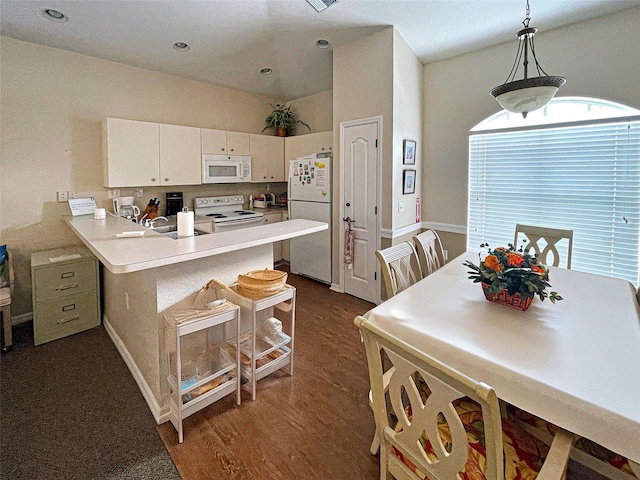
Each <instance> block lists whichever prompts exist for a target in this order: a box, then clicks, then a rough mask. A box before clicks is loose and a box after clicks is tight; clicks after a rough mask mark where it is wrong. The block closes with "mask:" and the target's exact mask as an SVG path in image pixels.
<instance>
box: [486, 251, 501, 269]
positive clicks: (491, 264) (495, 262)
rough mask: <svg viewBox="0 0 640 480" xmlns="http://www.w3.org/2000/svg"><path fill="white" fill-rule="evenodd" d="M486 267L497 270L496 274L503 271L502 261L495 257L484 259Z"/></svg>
mask: <svg viewBox="0 0 640 480" xmlns="http://www.w3.org/2000/svg"><path fill="white" fill-rule="evenodd" d="M484 265H485V266H486V267H487V268H490V269H491V270H495V271H496V272H501V271H502V268H503V267H502V264H501V263H500V260H499V259H498V257H496V256H495V255H493V254H492V255H487V258H485V259H484Z"/></svg>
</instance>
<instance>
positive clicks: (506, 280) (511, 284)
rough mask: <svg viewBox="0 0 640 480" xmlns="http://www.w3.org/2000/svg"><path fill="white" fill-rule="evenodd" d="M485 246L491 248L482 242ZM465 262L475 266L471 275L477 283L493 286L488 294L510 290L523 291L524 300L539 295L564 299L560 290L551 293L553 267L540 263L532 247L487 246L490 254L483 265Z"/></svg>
mask: <svg viewBox="0 0 640 480" xmlns="http://www.w3.org/2000/svg"><path fill="white" fill-rule="evenodd" d="M480 246H481V247H483V248H484V247H489V245H486V244H482V245H480ZM464 265H465V266H467V267H469V268H470V269H471V271H470V272H468V273H469V274H470V276H469V278H470V279H471V280H473V281H474V283H481V282H482V283H485V284H487V285H489V289H488V290H487V293H497V292H499V291H500V290H503V289H506V290H507V292H508V293H509V295H514V294H515V293H519V294H520V297H521V298H523V299H526V298H530V297H533V296H534V295H538V297H540V300H544V299H545V298H548V299H549V300H551V302H552V303H555V302H556V301H557V300H562V297H561V296H560V295H558V293H557V292H547V288H548V287H551V285H549V268H548V267H547V266H546V265H543V264H542V263H539V262H538V259H537V258H536V255H530V254H529V250H528V249H527V250H524V251H523V250H522V248H520V249H519V250H516V248H515V247H514V246H513V245H512V244H509V247H508V248H505V247H498V248H495V249H493V250H492V249H490V248H488V249H487V255H486V257H485V258H484V260H482V261H480V265H479V266H478V265H475V264H473V263H472V262H470V261H468V260H467V261H466V262H464Z"/></svg>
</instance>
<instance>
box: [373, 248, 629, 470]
mask: <svg viewBox="0 0 640 480" xmlns="http://www.w3.org/2000/svg"><path fill="white" fill-rule="evenodd" d="M479 256H480V254H479V253H478V252H471V251H467V252H465V253H463V254H462V255H460V256H459V257H457V258H454V259H452V260H450V261H449V262H448V263H447V264H446V265H444V266H443V267H442V268H440V269H439V270H437V271H435V272H434V273H432V274H431V275H429V276H427V277H425V278H424V279H422V280H420V281H419V282H417V283H415V284H414V285H412V286H411V287H409V288H408V289H406V290H404V291H402V292H400V293H398V294H397V295H395V296H393V297H392V298H390V299H388V300H386V301H385V302H383V303H381V304H380V305H378V306H376V307H374V308H373V309H372V310H370V311H369V312H367V313H366V314H365V315H364V318H365V319H366V320H365V321H366V322H369V323H371V324H373V325H375V326H377V327H379V328H381V329H383V330H384V331H386V332H387V333H389V334H391V335H394V336H395V337H397V338H399V339H400V340H402V341H404V342H406V343H407V344H409V345H411V346H413V347H415V348H417V349H418V350H420V351H422V352H424V353H426V354H428V355H430V356H432V357H434V358H437V359H438V360H440V361H442V362H444V363H446V364H448V365H449V366H451V367H452V368H454V369H456V370H458V371H460V372H462V373H464V374H466V375H468V376H470V377H472V378H473V379H475V380H477V381H481V382H484V383H486V384H488V385H490V386H491V387H492V388H493V389H494V390H495V392H496V394H497V396H498V397H499V398H500V399H501V400H503V401H505V402H507V403H509V404H511V405H514V406H516V407H519V408H521V409H523V410H525V411H527V412H529V413H531V414H533V415H536V416H538V417H540V418H542V419H544V420H546V421H549V422H551V423H553V424H555V425H557V426H559V427H561V428H563V429H565V430H568V431H570V432H572V433H574V434H577V435H580V436H582V437H585V438H588V439H590V440H592V441H594V442H596V443H598V444H600V445H602V446H604V447H606V448H608V449H610V450H612V451H614V452H616V453H618V454H620V455H623V456H625V457H627V458H628V459H629V460H632V461H635V462H636V463H640V306H639V305H638V300H637V299H636V289H635V287H634V286H633V285H632V284H631V283H629V282H628V281H626V280H622V279H618V278H612V277H608V276H604V275H594V274H589V273H584V272H580V271H577V270H569V269H563V268H555V267H550V268H549V283H550V284H551V285H552V287H551V288H548V290H550V291H556V292H558V294H560V295H561V296H562V297H563V299H562V300H560V301H557V302H555V303H552V302H551V301H550V300H549V299H545V300H544V301H541V300H540V299H539V298H538V297H534V300H533V302H532V303H531V306H530V307H529V309H528V310H526V311H520V310H516V309H514V308H511V307H508V306H505V305H500V304H497V303H493V302H489V301H487V300H486V299H485V296H484V294H483V292H482V289H481V286H480V285H479V284H478V283H474V282H473V281H472V280H471V279H469V276H470V273H469V271H470V269H469V267H467V266H465V265H463V262H464V261H465V260H470V261H472V262H474V263H475V264H476V265H477V264H478V262H479V261H480V258H479Z"/></svg>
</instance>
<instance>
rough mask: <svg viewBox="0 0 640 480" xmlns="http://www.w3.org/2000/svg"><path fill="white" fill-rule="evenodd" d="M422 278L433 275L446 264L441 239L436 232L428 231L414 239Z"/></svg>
mask: <svg viewBox="0 0 640 480" xmlns="http://www.w3.org/2000/svg"><path fill="white" fill-rule="evenodd" d="M413 243H414V245H415V248H416V253H417V254H418V261H419V262H420V270H421V272H422V278H424V277H426V276H427V275H430V274H432V273H433V272H435V271H436V270H437V269H439V268H440V267H442V266H443V265H444V263H445V259H444V250H443V249H442V242H441V241H440V237H439V236H438V234H437V233H436V232H435V231H434V230H426V231H424V232H422V233H419V234H418V235H416V236H414V237H413Z"/></svg>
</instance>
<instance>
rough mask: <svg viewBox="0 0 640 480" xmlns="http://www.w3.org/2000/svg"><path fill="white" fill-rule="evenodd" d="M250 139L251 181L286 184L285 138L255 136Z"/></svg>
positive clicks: (252, 135) (250, 136)
mask: <svg viewBox="0 0 640 480" xmlns="http://www.w3.org/2000/svg"><path fill="white" fill-rule="evenodd" d="M249 138H250V151H251V181H252V182H255V183H258V182H284V181H285V180H286V179H285V175H284V138H283V137H276V136H270V135H254V134H251V135H249Z"/></svg>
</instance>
